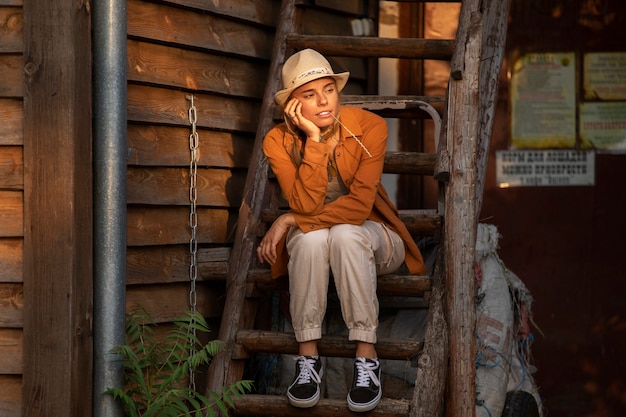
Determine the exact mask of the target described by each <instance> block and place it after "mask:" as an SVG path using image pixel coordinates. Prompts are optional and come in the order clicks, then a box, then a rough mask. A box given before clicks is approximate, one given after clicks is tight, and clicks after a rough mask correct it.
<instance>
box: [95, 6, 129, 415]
mask: <svg viewBox="0 0 626 417" xmlns="http://www.w3.org/2000/svg"><path fill="white" fill-rule="evenodd" d="M91 5H92V8H93V9H92V10H93V83H94V84H93V85H94V97H93V110H94V111H93V117H94V120H93V126H94V132H93V137H94V146H93V151H94V156H93V158H94V300H93V315H94V317H93V319H94V320H93V345H94V381H93V390H94V392H93V398H94V404H93V416H94V417H121V416H122V415H123V410H122V407H121V405H120V404H119V402H118V401H115V400H114V399H113V397H112V396H109V395H103V392H104V391H105V390H107V389H108V388H111V387H119V388H122V387H123V385H124V375H123V368H122V364H121V362H119V359H120V358H119V357H117V356H116V355H113V354H111V349H112V348H114V347H115V346H118V345H121V344H123V343H124V341H125V333H124V329H125V322H124V318H125V304H126V0H98V1H94V2H92V3H91Z"/></svg>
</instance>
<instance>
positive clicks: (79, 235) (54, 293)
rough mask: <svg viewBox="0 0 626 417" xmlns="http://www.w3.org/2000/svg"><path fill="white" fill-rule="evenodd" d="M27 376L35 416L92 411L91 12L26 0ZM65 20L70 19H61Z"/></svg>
mask: <svg viewBox="0 0 626 417" xmlns="http://www.w3.org/2000/svg"><path fill="white" fill-rule="evenodd" d="M24 10H27V11H28V13H25V14H24V103H23V106H24V120H26V121H27V122H26V123H24V166H25V167H26V170H25V176H24V190H25V191H24V213H25V216H24V229H25V230H27V231H28V233H25V235H24V284H23V285H24V287H23V288H24V305H26V306H28V307H27V308H25V309H24V346H25V349H24V372H23V386H22V387H23V391H22V395H23V398H22V409H23V410H25V411H24V412H25V413H26V412H27V413H28V415H51V416H52V415H55V416H56V415H59V416H60V415H63V416H67V417H79V416H80V417H83V416H87V415H91V412H92V406H91V403H92V401H91V398H92V389H91V388H92V387H91V385H92V384H91V383H85V381H91V380H92V366H91V363H92V358H93V355H92V348H91V347H92V345H91V343H92V340H91V337H90V336H91V331H90V329H91V322H90V317H91V303H92V299H93V297H92V280H91V279H90V277H91V276H92V272H93V268H92V253H93V251H92V235H93V234H92V224H93V221H92V218H91V215H92V203H91V201H92V199H91V196H92V195H93V192H92V186H91V185H92V169H91V103H90V101H89V97H90V94H91V82H92V77H91V56H92V55H91V52H92V51H91V40H90V38H91V16H90V13H89V10H88V3H86V2H76V1H73V0H57V1H54V2H43V1H39V0H25V1H24ZM60 22H62V23H60Z"/></svg>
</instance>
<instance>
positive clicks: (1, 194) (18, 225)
mask: <svg viewBox="0 0 626 417" xmlns="http://www.w3.org/2000/svg"><path fill="white" fill-rule="evenodd" d="M0 236H2V237H21V236H24V203H23V193H22V192H21V191H0Z"/></svg>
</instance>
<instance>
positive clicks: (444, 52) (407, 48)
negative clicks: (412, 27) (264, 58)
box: [287, 34, 455, 61]
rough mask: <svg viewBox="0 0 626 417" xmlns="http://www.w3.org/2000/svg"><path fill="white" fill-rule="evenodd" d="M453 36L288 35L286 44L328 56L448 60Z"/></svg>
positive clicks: (451, 50) (450, 54) (452, 45)
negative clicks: (442, 37)
mask: <svg viewBox="0 0 626 417" xmlns="http://www.w3.org/2000/svg"><path fill="white" fill-rule="evenodd" d="M454 43H455V42H454V40H451V39H425V38H379V37H372V36H331V35H295V34H292V35H289V36H287V46H289V47H292V48H296V49H304V48H315V50H317V51H318V52H320V53H321V54H323V55H327V56H343V57H347V56H350V57H361V58H376V57H378V58H406V59H437V60H445V61H448V60H450V58H451V57H452V52H453V51H454Z"/></svg>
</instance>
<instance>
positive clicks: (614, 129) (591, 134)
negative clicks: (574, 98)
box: [579, 102, 626, 150]
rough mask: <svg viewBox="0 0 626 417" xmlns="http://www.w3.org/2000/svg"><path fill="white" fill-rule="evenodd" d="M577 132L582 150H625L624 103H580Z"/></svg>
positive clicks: (625, 110) (625, 113) (625, 107)
mask: <svg viewBox="0 0 626 417" xmlns="http://www.w3.org/2000/svg"><path fill="white" fill-rule="evenodd" d="M579 130H580V137H581V140H582V147H583V148H586V149H589V148H593V149H605V150H626V102H619V103H595V102H594V103H581V104H580V129H579Z"/></svg>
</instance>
